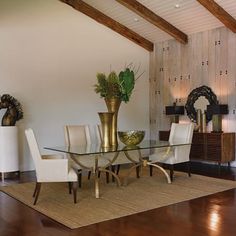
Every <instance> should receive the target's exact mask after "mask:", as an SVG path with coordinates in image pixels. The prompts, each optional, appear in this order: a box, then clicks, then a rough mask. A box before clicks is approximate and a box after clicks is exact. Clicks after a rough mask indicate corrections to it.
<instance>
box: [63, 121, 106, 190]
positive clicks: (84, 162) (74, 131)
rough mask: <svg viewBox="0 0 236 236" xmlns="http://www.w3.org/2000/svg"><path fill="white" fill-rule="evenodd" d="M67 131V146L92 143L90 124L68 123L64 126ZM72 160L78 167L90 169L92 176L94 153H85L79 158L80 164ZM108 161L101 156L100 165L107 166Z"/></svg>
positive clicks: (65, 131)
mask: <svg viewBox="0 0 236 236" xmlns="http://www.w3.org/2000/svg"><path fill="white" fill-rule="evenodd" d="M64 133H65V142H66V145H67V146H79V145H90V144H91V135H90V131H89V126H88V125H66V126H65V127H64ZM69 159H71V160H70V161H71V162H72V163H73V167H74V168H77V169H79V170H80V169H85V170H88V171H89V172H88V179H89V178H90V175H91V171H92V170H93V168H94V161H95V160H94V155H84V156H80V157H79V158H78V160H79V163H80V164H81V165H78V164H77V163H75V162H74V161H73V159H72V158H70V156H69ZM107 163H108V161H106V160H104V159H101V158H99V159H98V165H99V166H105V165H106V164H107ZM81 177H82V175H81V173H79V186H80V187H81V182H82V181H81Z"/></svg>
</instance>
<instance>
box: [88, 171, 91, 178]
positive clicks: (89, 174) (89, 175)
mask: <svg viewBox="0 0 236 236" xmlns="http://www.w3.org/2000/svg"><path fill="white" fill-rule="evenodd" d="M90 177H91V171H89V172H88V179H90Z"/></svg>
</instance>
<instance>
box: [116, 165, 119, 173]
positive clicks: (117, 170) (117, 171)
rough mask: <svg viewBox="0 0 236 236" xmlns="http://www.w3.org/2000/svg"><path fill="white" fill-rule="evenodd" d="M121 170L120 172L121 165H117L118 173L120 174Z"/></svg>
mask: <svg viewBox="0 0 236 236" xmlns="http://www.w3.org/2000/svg"><path fill="white" fill-rule="evenodd" d="M119 172H120V165H117V169H116V174H117V175H118V174H119Z"/></svg>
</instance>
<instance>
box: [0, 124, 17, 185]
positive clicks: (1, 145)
mask: <svg viewBox="0 0 236 236" xmlns="http://www.w3.org/2000/svg"><path fill="white" fill-rule="evenodd" d="M14 171H19V154H18V129H17V127H16V126H0V173H1V174H2V181H4V173H6V172H14Z"/></svg>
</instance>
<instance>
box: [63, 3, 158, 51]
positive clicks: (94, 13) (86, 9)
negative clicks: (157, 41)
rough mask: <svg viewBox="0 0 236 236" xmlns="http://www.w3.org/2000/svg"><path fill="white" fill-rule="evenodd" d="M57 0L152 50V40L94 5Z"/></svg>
mask: <svg viewBox="0 0 236 236" xmlns="http://www.w3.org/2000/svg"><path fill="white" fill-rule="evenodd" d="M59 1H61V2H64V3H66V4H68V5H70V6H72V7H73V8H74V9H76V10H78V11H80V12H81V13H83V14H85V15H87V16H89V17H91V18H92V19H94V20H96V21H97V22H99V23H101V24H103V25H105V26H107V27H109V28H110V29H112V30H114V31H115V32H117V33H119V34H121V35H122V36H124V37H126V38H127V39H129V40H131V41H133V42H134V43H136V44H138V45H139V46H141V47H143V48H145V49H146V50H148V51H150V52H152V51H153V49H154V45H153V43H152V42H150V41H149V40H147V39H145V38H144V37H142V36H141V35H139V34H137V33H135V32H134V31H132V30H130V29H129V28H127V27H126V26H124V25H122V24H120V23H119V22H117V21H115V20H113V19H112V18H111V17H109V16H107V15H105V14H103V13H102V12H100V11H98V10H97V9H95V8H94V7H92V6H90V5H88V4H87V3H85V2H83V1H81V0H59Z"/></svg>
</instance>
